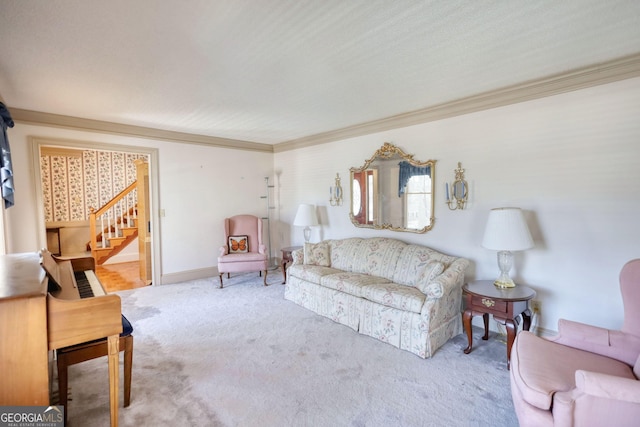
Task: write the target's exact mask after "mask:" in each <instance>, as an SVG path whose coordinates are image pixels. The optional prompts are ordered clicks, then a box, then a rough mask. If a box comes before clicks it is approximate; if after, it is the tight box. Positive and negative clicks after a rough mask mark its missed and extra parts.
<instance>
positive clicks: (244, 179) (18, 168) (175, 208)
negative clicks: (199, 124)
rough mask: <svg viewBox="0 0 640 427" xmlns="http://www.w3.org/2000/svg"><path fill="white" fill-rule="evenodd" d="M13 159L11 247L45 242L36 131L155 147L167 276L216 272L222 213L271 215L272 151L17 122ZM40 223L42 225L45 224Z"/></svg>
mask: <svg viewBox="0 0 640 427" xmlns="http://www.w3.org/2000/svg"><path fill="white" fill-rule="evenodd" d="M8 136H9V141H10V143H11V155H12V161H13V164H14V183H15V188H16V194H15V200H16V204H15V206H13V207H11V208H10V209H8V210H7V211H6V230H7V232H6V239H7V250H8V252H9V253H15V252H31V251H36V250H38V249H39V248H41V247H43V246H44V245H45V244H46V241H44V240H43V239H42V238H40V235H41V236H44V231H43V230H44V222H40V221H39V219H38V213H37V212H38V209H37V206H36V196H35V182H34V171H33V166H32V154H31V153H30V144H29V141H28V137H29V136H39V137H43V138H58V139H68V140H70V141H88V142H93V143H108V144H114V145H126V146H135V147H147V148H155V149H158V151H159V155H158V157H159V159H158V164H157V165H153V164H151V165H150V166H151V168H152V169H153V168H157V170H158V172H159V186H158V187H159V188H158V190H159V191H158V195H159V197H158V198H159V207H160V208H161V209H163V210H164V212H165V216H164V217H162V218H160V224H159V228H160V235H159V236H154V238H159V239H160V243H161V266H154V268H161V271H160V274H161V282H162V283H170V282H173V281H176V280H180V279H181V278H182V277H188V276H189V274H192V275H196V276H203V275H206V274H211V273H212V272H213V271H214V268H215V267H216V265H217V256H218V248H219V247H220V246H221V245H223V244H224V235H223V219H224V218H225V217H226V216H230V215H234V214H238V213H250V214H254V215H257V216H264V215H266V202H265V201H264V200H263V199H260V196H262V195H264V194H265V192H266V190H265V185H264V177H265V176H271V175H272V173H273V154H271V153H265V152H254V151H245V150H229V149H224V148H217V147H209V146H202V145H194V144H181V143H172V142H164V141H156V140H149V139H143V138H131V137H123V136H118V135H110V134H101V133H93V132H82V131H74V130H68V129H61V128H55V127H43V126H32V125H24V124H21V123H16V125H15V127H14V128H12V129H9V131H8ZM39 229H40V230H41V232H40V233H39V231H38V230H39Z"/></svg>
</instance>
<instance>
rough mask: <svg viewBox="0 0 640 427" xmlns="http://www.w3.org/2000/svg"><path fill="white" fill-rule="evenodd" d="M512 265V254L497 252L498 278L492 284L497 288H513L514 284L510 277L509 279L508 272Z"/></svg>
mask: <svg viewBox="0 0 640 427" xmlns="http://www.w3.org/2000/svg"><path fill="white" fill-rule="evenodd" d="M512 265H513V254H512V253H511V252H510V251H500V252H498V267H499V268H500V276H498V278H497V279H496V281H495V282H493V284H494V285H496V286H497V287H498V288H515V287H516V284H515V283H513V280H511V277H509V271H510V270H511V266H512Z"/></svg>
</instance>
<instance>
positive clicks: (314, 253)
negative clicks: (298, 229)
mask: <svg viewBox="0 0 640 427" xmlns="http://www.w3.org/2000/svg"><path fill="white" fill-rule="evenodd" d="M304 263H305V264H310V265H319V266H322V267H329V266H330V265H331V259H330V258H329V243H327V242H320V243H305V244H304Z"/></svg>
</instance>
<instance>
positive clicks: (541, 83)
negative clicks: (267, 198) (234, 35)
mask: <svg viewBox="0 0 640 427" xmlns="http://www.w3.org/2000/svg"><path fill="white" fill-rule="evenodd" d="M638 76H640V53H638V54H634V55H630V56H626V57H623V58H618V59H615V60H612V61H608V62H604V63H600V64H596V65H592V66H588V67H584V68H580V69H576V70H572V71H569V72H565V73H560V74H555V75H553V76H548V77H545V78H541V79H537V80H531V81H528V82H525V83H521V84H517V85H513V86H508V87H504V88H500V89H496V90H493V91H488V92H484V93H481V94H478V95H474V96H470V97H466V98H462V99H458V100H454V101H451V102H446V103H443V104H439V105H435V106H432V107H428V108H424V109H420V110H416V111H412V112H408V113H403V114H398V115H395V116H391V117H387V118H384V119H380V120H373V121H370V122H365V123H361V124H357V125H353V126H348V127H345V128H342V129H336V130H333V131H329V132H322V133H319V134H315V135H310V136H307V137H303V138H298V139H293V140H290V141H285V142H281V143H278V144H275V145H271V144H263V143H258V142H251V141H242V140H236V139H229V138H219V137H215V136H206V135H197V134H192V133H183V132H175V131H168V130H162V129H155V128H148V127H143V126H134V125H126V124H121V123H112V122H105V121H100V120H91V119H83V118H79V117H71V116H64V115H59V114H51V113H44V112H39V111H31V110H23V109H19V108H9V109H10V111H11V116H12V118H13V120H15V121H17V122H22V123H28V124H33V125H40V126H52V127H61V128H68V129H75V130H83V131H89V132H100V133H111V134H116V135H124V136H132V137H138V138H147V139H156V140H162V141H170V142H179V143H188V144H200V145H207V146H215V147H222V148H231V149H239V150H250V151H261V152H267V153H278V152H283V151H289V150H295V149H299V148H304V147H310V146H314V145H319V144H325V143H328V142H333V141H340V140H343V139H348V138H354V137H357V136H362V135H368V134H372V133H377V132H383V131H386V130H390V129H397V128H402V127H407V126H413V125H417V124H421V123H428V122H433V121H436V120H442V119H446V118H450V117H455V116H460V115H463V114H469V113H474V112H478V111H483V110H488V109H491V108H497V107H503V106H506V105H511V104H516V103H519V102H524V101H530V100H534V99H539V98H544V97H548V96H553V95H558V94H562V93H566V92H571V91H575V90H579V89H585V88H588V87H593V86H598V85H602V84H606V83H612V82H615V81H619V80H625V79H629V78H633V77H638Z"/></svg>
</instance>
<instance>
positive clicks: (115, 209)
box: [113, 203, 118, 238]
mask: <svg viewBox="0 0 640 427" xmlns="http://www.w3.org/2000/svg"><path fill="white" fill-rule="evenodd" d="M113 227H114V233H115V237H116V238H117V237H118V203H116V204H115V205H113Z"/></svg>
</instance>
